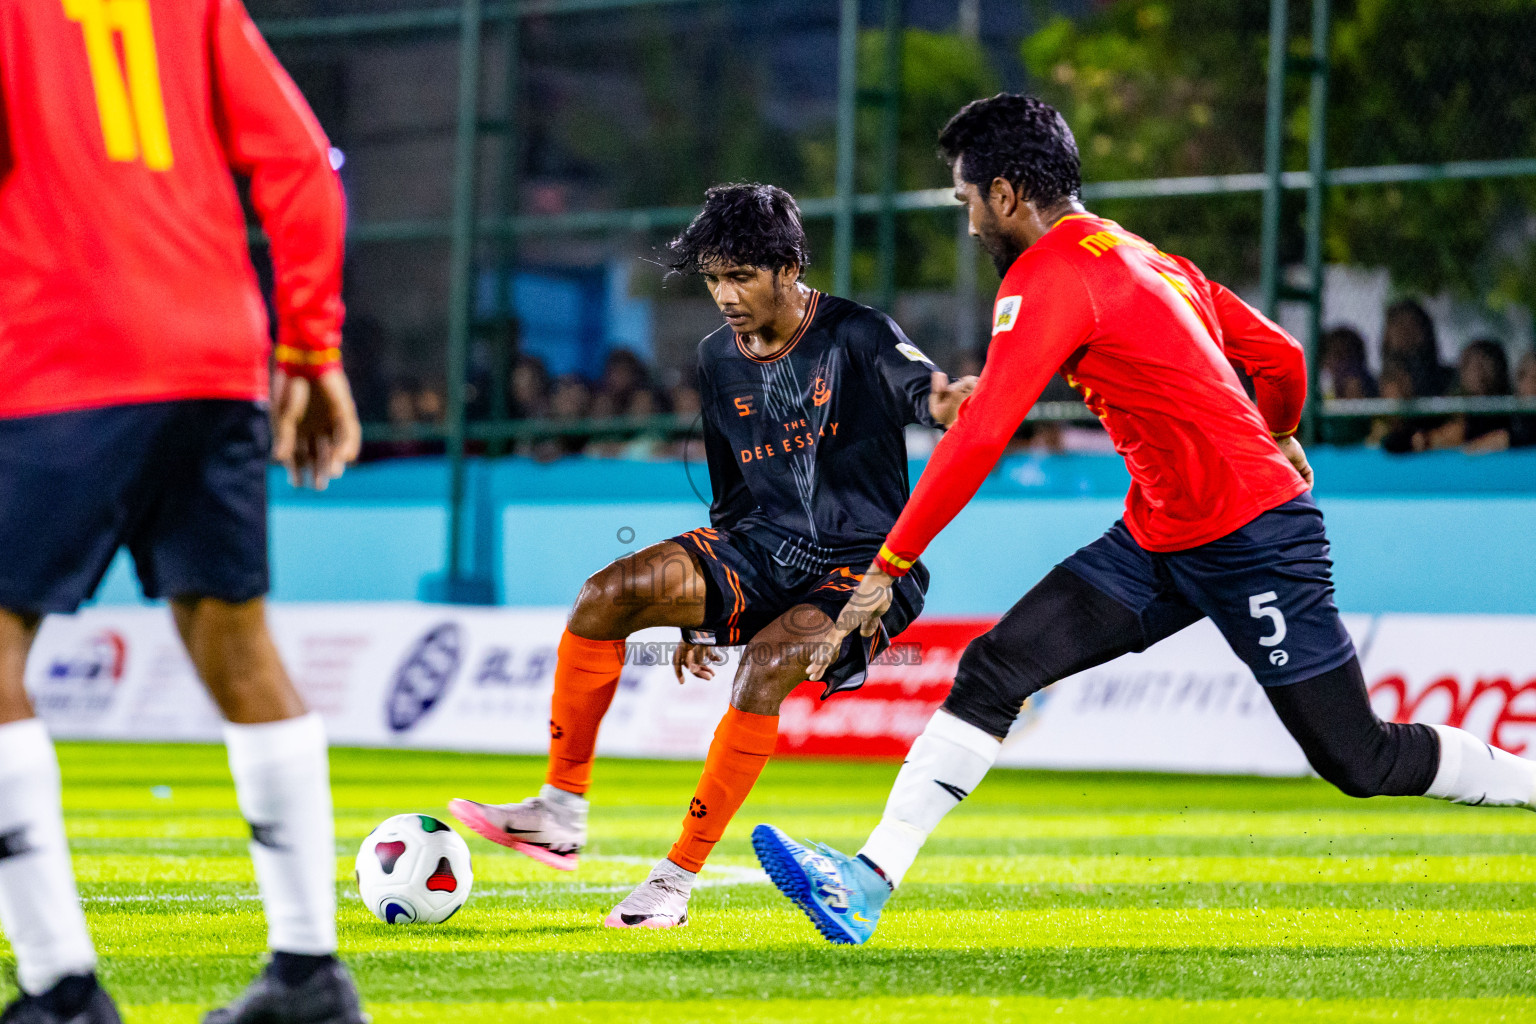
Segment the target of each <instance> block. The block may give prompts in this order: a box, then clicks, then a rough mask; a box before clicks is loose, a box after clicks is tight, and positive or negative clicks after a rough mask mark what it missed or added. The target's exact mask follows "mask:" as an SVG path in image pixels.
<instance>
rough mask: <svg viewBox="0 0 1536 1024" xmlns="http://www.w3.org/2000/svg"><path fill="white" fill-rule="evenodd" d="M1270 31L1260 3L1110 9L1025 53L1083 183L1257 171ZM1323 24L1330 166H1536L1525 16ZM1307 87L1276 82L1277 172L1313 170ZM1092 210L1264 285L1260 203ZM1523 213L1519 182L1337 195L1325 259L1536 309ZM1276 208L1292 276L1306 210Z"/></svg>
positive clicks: (1533, 8)
mask: <svg viewBox="0 0 1536 1024" xmlns="http://www.w3.org/2000/svg"><path fill="white" fill-rule="evenodd" d="M1291 7H1292V10H1291V18H1292V25H1291V51H1292V54H1293V56H1295V57H1304V56H1306V55H1307V53H1309V52H1310V40H1309V39H1308V33H1309V31H1310V17H1311V10H1310V4H1308V3H1305V2H1293V3H1292V5H1291ZM1268 19H1269V4H1268V3H1267V2H1263V0H1238V2H1233V0H1177V2H1172V0H1169V2H1162V0H1114V2H1111V3H1109V4H1107V5H1105V6H1103V7H1102V8H1100V9H1099V10H1098V11H1097V12H1095V13H1094V14H1093V15H1092V16H1090V17H1088V18H1086V19H1083V20H1080V21H1072V20H1069V19H1066V18H1063V17H1058V18H1055V19H1053V20H1052V21H1050V22H1049V23H1048V24H1047V25H1045V27H1043V28H1042V29H1041V30H1039V31H1038V32H1036V33H1035V34H1034V35H1032V36H1031V37H1030V38H1029V39H1028V40H1026V42H1025V43H1024V45H1023V55H1024V60H1025V63H1026V66H1027V67H1028V68H1029V70H1030V72H1031V74H1032V75H1033V76H1034V78H1035V81H1036V87H1037V88H1038V89H1039V90H1040V92H1041V93H1043V94H1044V95H1045V96H1046V97H1047V98H1049V99H1051V100H1052V101H1053V102H1055V103H1057V104H1058V105H1060V107H1061V108H1062V110H1063V112H1064V113H1065V114H1066V115H1067V118H1068V121H1069V122H1070V123H1071V124H1072V126H1073V128H1074V130H1076V131H1077V133H1078V138H1079V142H1080V144H1081V146H1082V149H1083V162H1084V171H1085V176H1086V177H1087V178H1088V180H1100V181H1103V180H1113V179H1121V178H1141V177H1151V176H1162V175H1186V174H1217V173H1230V172H1243V171H1257V170H1260V169H1262V167H1263V125H1264V110H1265V92H1266V76H1267V67H1266V65H1267V48H1268ZM1333 26H1334V27H1333V32H1332V38H1331V40H1330V57H1329V60H1330V66H1331V82H1330V102H1329V106H1328V116H1329V122H1328V152H1329V165H1330V166H1331V167H1342V166H1365V165H1375V164H1392V163H1403V162H1415V163H1416V162H1444V161H1457V160H1476V159H1494V158H1507V157H1522V156H1529V155H1531V154H1532V153H1533V152H1536V48H1533V47H1532V46H1531V42H1530V41H1531V40H1532V39H1536V0H1345V2H1337V3H1335V4H1334V5H1333ZM1306 88H1307V84H1306V81H1305V79H1304V78H1303V77H1302V76H1299V75H1296V76H1292V77H1291V78H1290V80H1289V81H1288V86H1287V106H1288V110H1289V114H1288V116H1287V118H1286V122H1285V140H1286V164H1287V167H1288V168H1302V167H1305V166H1306V144H1307V141H1306V140H1307V137H1308V134H1309V125H1308V112H1307V104H1306ZM1100 206H1101V207H1102V208H1104V209H1105V212H1109V209H1110V208H1111V207H1112V208H1113V215H1115V216H1118V217H1120V218H1121V219H1123V220H1125V222H1126V223H1127V226H1130V227H1132V228H1133V229H1136V230H1139V231H1142V232H1143V233H1145V234H1148V235H1149V236H1152V237H1153V238H1155V239H1156V240H1157V241H1158V242H1159V244H1162V245H1164V246H1165V247H1167V248H1169V249H1174V250H1176V251H1183V252H1185V253H1187V254H1188V255H1190V256H1191V257H1192V258H1194V259H1196V260H1197V261H1198V262H1202V263H1204V264H1206V265H1208V266H1209V267H1210V269H1211V270H1212V272H1213V273H1218V274H1221V275H1224V276H1233V277H1239V278H1241V277H1251V276H1253V275H1254V274H1256V272H1257V267H1258V257H1259V252H1258V246H1257V231H1258V218H1259V213H1258V211H1259V202H1258V199H1257V197H1252V196H1250V197H1236V198H1223V199H1217V200H1213V199H1208V198H1198V199H1193V198H1192V199H1177V200H1150V201H1139V202H1134V203H1132V202H1121V203H1118V204H1100ZM1533 209H1536V187H1533V183H1532V182H1531V181H1530V180H1529V179H1527V180H1516V181H1510V180H1502V181H1460V182H1456V181H1446V182H1439V183H1435V184H1407V185H1378V186H1368V187H1367V186H1361V187H1354V188H1347V189H1345V188H1335V189H1332V190H1331V191H1330V195H1329V197H1328V218H1327V225H1326V236H1325V253H1326V256H1327V258H1328V259H1330V260H1333V261H1338V262H1349V263H1359V264H1367V265H1378V266H1385V267H1387V268H1388V269H1389V270H1390V271H1391V272H1392V275H1393V279H1394V282H1395V283H1396V285H1397V286H1398V287H1399V288H1401V289H1405V290H1417V291H1435V290H1439V289H1442V288H1449V289H1452V290H1455V291H1458V292H1462V293H1465V294H1473V295H1477V296H1480V297H1482V298H1484V299H1485V300H1487V301H1489V302H1490V303H1492V304H1495V305H1498V304H1500V303H1502V302H1505V301H1509V300H1513V299H1520V300H1523V301H1527V302H1529V301H1530V300H1531V299H1532V298H1533V297H1536V276H1533V274H1532V267H1531V261H1530V255H1529V250H1530V242H1529V231H1528V225H1529V223H1530V222H1531V217H1532V211H1533ZM1286 210H1287V219H1286V224H1285V239H1284V244H1283V253H1282V255H1283V256H1284V257H1286V258H1288V259H1292V260H1294V259H1297V258H1299V256H1300V253H1301V247H1302V235H1301V221H1300V216H1301V203H1300V197H1299V196H1295V195H1292V196H1290V197H1288V200H1287V204H1286Z"/></svg>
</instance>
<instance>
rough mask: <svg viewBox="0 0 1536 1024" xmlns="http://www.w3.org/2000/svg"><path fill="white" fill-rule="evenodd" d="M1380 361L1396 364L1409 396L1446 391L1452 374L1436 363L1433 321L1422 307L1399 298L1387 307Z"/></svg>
mask: <svg viewBox="0 0 1536 1024" xmlns="http://www.w3.org/2000/svg"><path fill="white" fill-rule="evenodd" d="M1381 361H1382V365H1383V367H1385V365H1386V363H1387V362H1388V361H1391V362H1395V363H1398V364H1400V365H1401V366H1402V367H1403V368H1404V369H1405V370H1406V371H1407V373H1408V376H1409V378H1410V380H1411V381H1412V384H1413V397H1415V398H1434V397H1437V396H1440V395H1445V394H1447V393H1449V392H1450V390H1451V387H1452V384H1453V378H1454V376H1455V374H1454V373H1453V371H1452V370H1451V369H1450V368H1449V367H1446V366H1441V365H1440V344H1439V340H1438V338H1437V337H1436V335H1435V322H1434V321H1433V320H1432V319H1430V316H1429V314H1428V313H1427V312H1425V311H1424V307H1423V306H1421V305H1419V304H1418V303H1417V302H1415V301H1413V300H1412V299H1402V300H1400V301H1398V302H1394V303H1393V304H1392V305H1391V306H1389V307H1387V316H1386V320H1385V322H1384V323H1383V324H1382V328H1381Z"/></svg>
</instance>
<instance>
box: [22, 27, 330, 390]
mask: <svg viewBox="0 0 1536 1024" xmlns="http://www.w3.org/2000/svg"><path fill="white" fill-rule="evenodd" d="M0 90H3V96H0V417H7V418H8V417H15V416H28V415H36V414H43V413H53V412H62V411H66V410H71V409H83V408H91V407H97V406H104V405H119V404H129V403H136V402H151V401H162V400H171V399H181V398H233V399H252V400H260V399H263V398H265V397H266V394H267V387H268V374H267V365H268V356H269V348H270V341H269V334H268V324H267V314H266V309H265V307H264V306H263V304H262V299H261V294H260V292H259V290H258V286H257V281H256V275H255V272H254V270H253V269H252V267H251V263H250V258H249V255H248V252H247V245H246V224H245V215H244V212H243V211H242V209H241V205H240V199H239V195H238V193H237V191H236V187H235V182H234V178H233V176H232V174H231V171H233V172H236V173H239V174H242V175H246V176H248V177H249V178H250V184H251V198H252V201H253V204H254V206H255V208H256V212H257V214H258V216H259V217H260V220H261V224H262V227H263V228H264V229H265V231H266V234H267V236H268V238H269V239H270V241H271V246H272V262H273V268H274V271H275V289H274V297H273V298H274V308H275V310H276V318H277V342H278V350H277V355H278V361H279V363H280V364H282V365H283V366H284V368H285V369H287V370H289V371H290V372H293V373H303V374H305V375H311V376H312V375H315V374H317V373H319V372H322V371H324V370H326V369H329V368H330V367H332V366H334V365H336V363H337V362H338V360H339V358H340V356H339V348H338V346H339V342H340V333H341V319H342V305H341V261H342V238H343V232H344V225H345V211H344V205H343V199H342V194H341V186H340V183H339V181H338V180H337V177H336V173H335V171H334V170H332V168H331V165H330V146H329V144H328V142H327V140H326V138H325V135H324V133H323V132H322V131H321V129H320V126H319V124H318V123H317V122H316V121H315V118H314V115H313V114H312V113H311V112H310V110H309V108H308V106H306V104H305V103H304V99H303V97H301V96H300V95H299V92H298V90H297V89H296V88H295V87H294V85H293V82H292V81H291V80H290V79H289V78H288V76H287V75H286V74H285V73H284V72H283V70H282V68H281V67H279V65H278V63H277V61H276V59H275V58H274V57H273V56H272V54H271V52H270V51H269V50H268V49H267V46H266V44H265V43H264V42H263V41H262V39H261V37H260V35H259V34H258V33H257V31H256V27H255V26H254V25H253V24H252V23H251V21H250V18H249V17H248V16H247V15H246V13H245V9H244V8H243V7H242V6H241V5H240V3H239V0H0Z"/></svg>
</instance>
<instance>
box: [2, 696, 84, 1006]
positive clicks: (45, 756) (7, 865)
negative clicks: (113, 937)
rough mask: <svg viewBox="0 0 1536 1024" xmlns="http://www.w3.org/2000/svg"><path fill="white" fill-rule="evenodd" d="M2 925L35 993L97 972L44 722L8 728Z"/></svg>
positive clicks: (20, 973) (26, 986)
mask: <svg viewBox="0 0 1536 1024" xmlns="http://www.w3.org/2000/svg"><path fill="white" fill-rule="evenodd" d="M0 927H4V929H5V934H6V936H7V937H8V938H9V939H10V940H11V949H12V950H13V951H14V952H15V954H16V975H17V980H18V981H20V983H21V987H22V989H23V990H24V991H26V992H28V993H29V994H31V995H41V994H42V993H44V992H46V991H48V990H49V989H51V988H53V986H54V985H56V984H58V982H59V980H60V979H62V978H65V977H68V976H69V975H71V974H88V973H90V972H91V971H94V970H95V969H96V950H95V948H94V947H93V946H92V945H91V935H90V932H89V931H87V930H86V927H85V914H84V913H83V912H82V911H81V910H80V895H79V893H78V892H76V890H75V873H74V869H73V867H72V866H71V865H70V862H69V844H68V843H67V842H66V840H65V839H64V811H63V804H62V803H61V802H60V786H59V759H58V757H57V756H56V755H55V754H54V752H53V741H52V740H50V739H49V738H48V730H47V728H46V727H45V726H44V725H43V723H42V722H41V721H40V720H39V719H36V718H28V719H24V720H22V721H20V722H10V723H8V724H6V725H0Z"/></svg>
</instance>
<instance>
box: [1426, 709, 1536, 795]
mask: <svg viewBox="0 0 1536 1024" xmlns="http://www.w3.org/2000/svg"><path fill="white" fill-rule="evenodd" d="M1430 728H1431V729H1433V730H1435V732H1436V733H1437V734H1439V736H1440V769H1439V771H1437V772H1435V781H1433V782H1431V783H1430V784H1429V789H1428V790H1427V791H1426V792H1425V794H1424V795H1425V796H1432V797H1436V798H1438V799H1440V800H1450V801H1452V802H1453V803H1458V804H1478V805H1480V806H1486V807H1532V806H1536V761H1527V760H1526V759H1525V758H1523V757H1516V756H1515V755H1514V754H1511V753H1510V752H1509V751H1507V750H1500V749H1499V748H1498V747H1493V746H1489V745H1488V744H1486V743H1484V742H1483V741H1482V740H1480V739H1478V738H1477V737H1476V736H1473V735H1472V734H1471V733H1469V732H1465V731H1463V730H1461V729H1457V728H1455V727H1453V726H1449V725H1431V726H1430Z"/></svg>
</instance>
